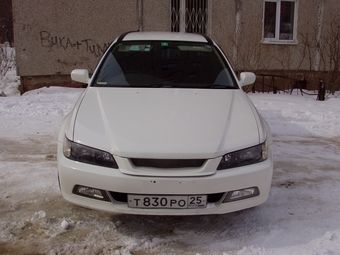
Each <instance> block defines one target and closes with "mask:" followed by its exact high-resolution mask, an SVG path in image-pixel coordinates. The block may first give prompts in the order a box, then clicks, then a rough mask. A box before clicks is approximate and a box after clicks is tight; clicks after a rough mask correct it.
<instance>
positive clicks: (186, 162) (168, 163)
mask: <svg viewBox="0 0 340 255" xmlns="http://www.w3.org/2000/svg"><path fill="white" fill-rule="evenodd" d="M205 161H206V160H205V159H148V158H146V159H144V158H132V159H131V162H132V164H133V165H134V166H136V167H152V168H190V167H201V166H202V165H203V164H204V162H205Z"/></svg>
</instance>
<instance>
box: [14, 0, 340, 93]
mask: <svg viewBox="0 0 340 255" xmlns="http://www.w3.org/2000/svg"><path fill="white" fill-rule="evenodd" d="M12 2H13V16H14V36H15V38H14V39H15V45H16V52H17V66H18V73H19V75H20V76H21V77H22V82H23V83H24V85H25V84H26V85H27V86H28V87H29V86H31V85H32V86H34V85H35V84H38V85H37V86H39V81H38V80H39V77H43V78H42V79H43V80H44V81H43V82H42V81H41V82H40V83H42V84H46V81H48V79H49V78H51V79H52V77H53V79H54V80H55V84H58V83H62V84H63V85H71V86H72V84H71V83H70V84H68V82H70V81H69V76H68V75H69V73H70V72H71V71H72V70H73V69H75V68H86V69H89V70H90V72H92V71H93V70H94V68H95V66H96V64H97V62H98V60H99V58H100V56H101V55H102V53H103V52H104V50H105V49H106V47H107V46H108V45H109V43H110V42H112V40H114V39H115V38H116V37H117V36H119V35H120V34H121V33H123V32H126V31H132V30H134V31H135V30H138V29H139V30H144V31H149V30H157V31H162V30H163V31H170V25H171V20H170V19H171V18H170V5H171V0H158V1H155V0H100V1H98V0H97V1H95V0H58V1H54V0H30V1H27V0H12ZM263 6H264V0H251V1H249V0H210V1H209V8H210V10H209V16H210V19H209V27H210V31H209V35H210V36H211V37H212V38H213V39H214V40H215V41H216V42H217V43H218V44H219V45H220V46H221V47H222V48H223V50H224V51H225V52H226V54H227V55H228V56H229V58H230V60H231V62H232V64H233V66H234V68H235V69H237V70H251V71H254V72H257V73H261V72H266V71H281V72H283V73H285V72H290V73H291V72H295V71H296V70H299V72H301V71H303V70H308V71H310V70H316V71H327V70H328V69H330V66H329V61H327V56H326V53H325V52H326V51H325V49H324V48H322V47H324V45H325V44H324V43H323V42H324V41H325V40H326V41H327V36H326V35H327V29H329V28H330V24H331V21H332V20H333V19H334V17H339V15H338V13H337V10H340V1H338V0H327V1H325V0H303V1H301V0H300V1H297V8H298V20H297V41H296V42H297V43H296V44H291V45H285V44H284V45H280V44H264V43H263V42H262V29H263V28H262V22H263V21H262V20H263ZM333 23H334V22H333ZM320 52H323V55H322V57H321V58H320ZM56 76H60V77H61V78H59V79H60V80H58V79H57V78H56ZM63 79H64V80H63ZM40 85H41V84H40Z"/></svg>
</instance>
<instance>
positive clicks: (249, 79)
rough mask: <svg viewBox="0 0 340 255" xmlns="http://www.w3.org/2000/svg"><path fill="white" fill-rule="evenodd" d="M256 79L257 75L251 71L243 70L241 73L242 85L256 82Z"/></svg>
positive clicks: (240, 81)
mask: <svg viewBox="0 0 340 255" xmlns="http://www.w3.org/2000/svg"><path fill="white" fill-rule="evenodd" d="M255 80H256V76H255V74H254V73H251V72H242V73H241V74H240V80H239V84H240V86H241V87H243V86H246V85H249V84H252V83H254V82H255Z"/></svg>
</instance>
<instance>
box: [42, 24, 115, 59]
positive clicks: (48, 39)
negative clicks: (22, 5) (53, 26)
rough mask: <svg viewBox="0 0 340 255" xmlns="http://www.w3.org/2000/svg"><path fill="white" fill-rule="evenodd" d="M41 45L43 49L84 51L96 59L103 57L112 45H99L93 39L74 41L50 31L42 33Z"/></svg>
mask: <svg viewBox="0 0 340 255" xmlns="http://www.w3.org/2000/svg"><path fill="white" fill-rule="evenodd" d="M40 44H41V46H42V47H45V48H49V49H50V50H51V49H53V48H57V49H63V50H69V49H76V50H83V51H86V52H89V53H91V54H93V55H94V56H95V57H100V56H102V55H103V53H104V52H105V50H106V49H107V47H108V46H109V45H110V43H104V44H98V43H97V42H96V41H95V40H93V39H83V40H80V41H77V40H72V39H70V38H69V37H66V36H54V35H51V33H50V32H48V31H45V30H43V31H40Z"/></svg>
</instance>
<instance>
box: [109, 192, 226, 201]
mask: <svg viewBox="0 0 340 255" xmlns="http://www.w3.org/2000/svg"><path fill="white" fill-rule="evenodd" d="M110 195H111V197H112V198H113V199H114V200H116V201H118V202H125V203H126V202H127V193H120V192H113V191H110ZM223 195H224V192H222V193H213V194H208V203H216V202H218V201H220V200H221V198H222V196H223Z"/></svg>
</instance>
